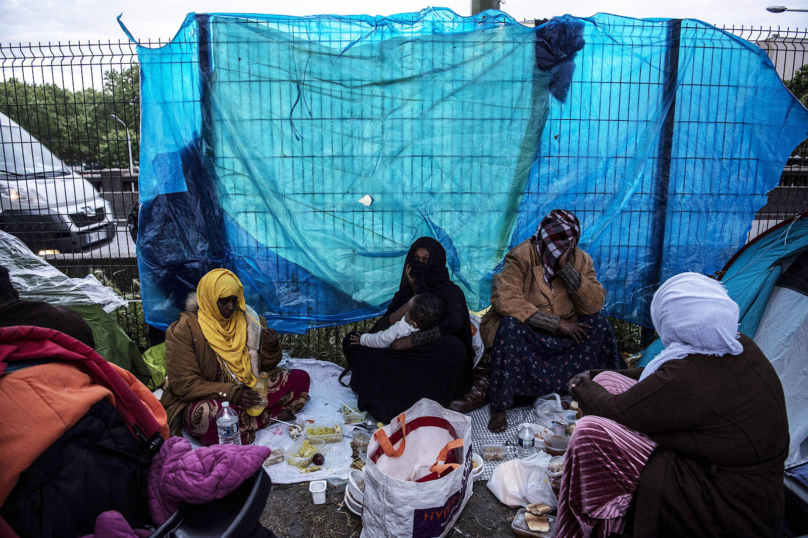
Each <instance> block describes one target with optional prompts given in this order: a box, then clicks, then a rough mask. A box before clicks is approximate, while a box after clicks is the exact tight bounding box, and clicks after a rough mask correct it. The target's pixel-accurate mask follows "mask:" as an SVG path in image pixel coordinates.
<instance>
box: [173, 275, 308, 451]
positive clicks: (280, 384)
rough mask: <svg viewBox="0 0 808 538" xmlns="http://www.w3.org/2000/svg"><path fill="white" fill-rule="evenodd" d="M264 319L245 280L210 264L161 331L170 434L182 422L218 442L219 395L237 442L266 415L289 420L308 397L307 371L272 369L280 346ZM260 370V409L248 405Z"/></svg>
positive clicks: (255, 397)
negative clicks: (249, 299) (248, 297)
mask: <svg viewBox="0 0 808 538" xmlns="http://www.w3.org/2000/svg"><path fill="white" fill-rule="evenodd" d="M264 325H266V321H265V320H264V319H263V318H261V317H259V316H258V315H257V314H256V313H255V312H254V311H253V310H252V309H251V308H250V307H248V306H247V305H246V304H245V302H244V287H243V286H242V284H241V281H240V280H239V279H238V277H237V276H236V275H235V274H233V273H232V272H230V271H228V270H226V269H214V270H213V271H211V272H210V273H208V274H207V275H205V276H204V277H202V280H200V281H199V285H198V286H197V288H196V294H195V296H194V295H191V296H189V297H188V300H187V301H186V311H185V312H183V313H182V314H180V319H179V320H178V321H176V322H174V323H173V324H172V325H171V326H170V327H169V328H168V331H167V332H166V386H165V387H164V392H163V397H162V400H161V401H162V403H163V406H165V408H166V413H167V414H168V422H169V425H170V428H171V433H172V434H179V430H180V428H181V426H182V425H183V424H184V425H185V428H186V429H187V430H188V431H189V432H190V433H191V434H192V435H194V436H196V437H198V438H199V439H200V441H201V442H202V444H204V445H212V444H216V443H218V441H219V438H218V432H217V429H216V414H217V413H218V412H219V410H220V409H221V403H222V402H230V407H231V409H233V410H234V411H235V412H236V413H237V414H238V416H239V426H240V429H241V439H242V443H244V444H248V443H252V442H253V440H255V432H256V431H257V430H258V429H260V428H262V427H264V426H265V425H266V424H268V423H269V422H270V421H271V420H272V418H278V419H280V420H290V419H293V418H294V416H295V413H297V412H298V411H300V409H302V408H303V406H304V405H305V404H306V400H308V391H309V375H308V374H307V373H306V372H304V371H302V370H283V369H280V368H278V363H279V362H280V361H281V357H282V356H281V346H280V343H279V342H278V336H277V334H275V331H273V330H272V329H267V328H266V327H263V326H264ZM260 372H267V373H268V374H269V375H268V381H267V385H268V392H267V396H266V409H264V411H263V412H262V413H261V414H260V415H258V416H251V415H249V414H247V412H246V409H247V408H249V407H251V406H254V405H259V404H263V403H264V400H263V397H262V396H261V394H260V393H258V392H257V391H255V390H253V389H252V388H251V387H254V386H255V384H256V382H257V381H258V376H259V373H260Z"/></svg>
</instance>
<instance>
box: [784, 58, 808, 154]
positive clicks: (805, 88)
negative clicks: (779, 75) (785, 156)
mask: <svg viewBox="0 0 808 538" xmlns="http://www.w3.org/2000/svg"><path fill="white" fill-rule="evenodd" d="M784 84H785V85H786V88H788V90H789V91H790V92H791V93H793V94H794V97H796V98H797V99H799V100H800V102H801V103H802V104H803V105H805V106H807V107H808V64H806V65H803V66H802V67H800V68H799V69H798V70H797V72H796V73H794V77H793V78H792V79H791V80H786V81H785V83H784ZM793 155H801V156H802V157H808V140H806V141H804V142H803V143H802V144H800V145H799V146H797V147H796V149H795V150H794V153H793Z"/></svg>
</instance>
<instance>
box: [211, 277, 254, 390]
mask: <svg viewBox="0 0 808 538" xmlns="http://www.w3.org/2000/svg"><path fill="white" fill-rule="evenodd" d="M232 295H235V296H236V297H238V309H237V310H236V311H235V312H233V315H232V316H230V319H225V318H224V317H223V316H222V315H221V313H219V307H218V306H217V304H216V303H217V301H218V300H219V299H221V298H223V297H230V296H232ZM196 301H197V302H198V303H199V325H200V326H201V327H202V333H203V334H204V335H205V339H206V340H207V341H208V345H210V347H211V348H212V349H213V351H215V352H216V354H217V355H219V357H221V359H222V360H224V361H225V362H226V363H227V366H228V367H229V368H230V370H231V371H232V372H233V374H235V376H236V377H238V379H239V380H241V381H242V382H244V383H245V384H246V385H248V386H250V387H252V386H255V383H256V382H257V381H258V380H257V379H256V377H255V376H254V375H253V372H252V368H251V367H250V353H249V351H248V350H247V318H246V317H245V316H244V313H245V311H246V310H247V306H246V304H245V303H244V286H242V284H241V281H240V280H239V279H238V277H237V276H236V275H234V274H233V273H232V272H230V271H228V270H227V269H214V270H213V271H211V272H210V273H208V274H206V275H205V276H203V277H202V280H200V281H199V285H198V286H197V287H196Z"/></svg>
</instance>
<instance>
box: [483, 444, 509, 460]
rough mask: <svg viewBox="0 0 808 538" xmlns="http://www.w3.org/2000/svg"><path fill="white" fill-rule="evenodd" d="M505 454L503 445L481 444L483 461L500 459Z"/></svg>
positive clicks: (505, 450) (502, 458)
mask: <svg viewBox="0 0 808 538" xmlns="http://www.w3.org/2000/svg"><path fill="white" fill-rule="evenodd" d="M506 456H507V449H506V448H505V445H483V459H484V460H485V461H502V460H504V459H505V457H506Z"/></svg>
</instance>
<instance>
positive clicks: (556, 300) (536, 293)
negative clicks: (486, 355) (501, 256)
mask: <svg viewBox="0 0 808 538" xmlns="http://www.w3.org/2000/svg"><path fill="white" fill-rule="evenodd" d="M569 263H571V264H572V267H573V268H575V270H576V271H578V272H579V273H581V287H580V288H579V289H578V291H577V292H575V293H572V294H571V293H569V291H568V290H567V286H566V284H565V283H564V280H563V279H562V278H561V277H558V276H556V277H555V278H554V279H553V288H552V289H550V287H549V286H548V285H547V283H546V282H545V281H544V266H543V265H542V262H541V258H540V257H539V251H538V249H537V248H536V243H535V242H533V241H531V240H530V239H526V240H525V241H522V242H521V243H519V244H518V245H517V246H516V247H514V249H513V250H511V251H510V252H509V253H508V254H507V255H506V256H505V265H504V266H503V267H502V271H500V272H499V273H497V274H496V275H494V284H493V287H492V288H491V309H490V310H489V311H488V312H487V313H486V314H485V316H484V317H483V320H482V323H481V325H480V335H481V336H482V339H483V343H485V347H486V348H489V347H491V346H492V345H493V343H494V337H495V336H496V334H497V329H499V322H500V320H501V319H502V318H503V317H505V316H511V317H514V318H516V319H517V320H519V322H520V323H524V322H525V320H527V318H529V317H530V316H532V315H533V314H535V313H536V312H537V311H539V310H541V311H543V312H545V313H547V314H553V315H555V316H558V317H560V318H562V319H565V320H568V321H575V320H576V319H578V316H586V315H589V314H597V313H598V312H600V311H601V309H602V308H603V301H604V300H605V299H606V290H604V289H603V286H601V285H600V282H598V279H597V276H596V275H595V267H594V264H593V263H592V258H591V257H590V256H589V254H587V253H586V252H584V251H583V250H581V249H579V248H576V249H575V250H574V251H573V252H572V254H571V255H570V260H569Z"/></svg>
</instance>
